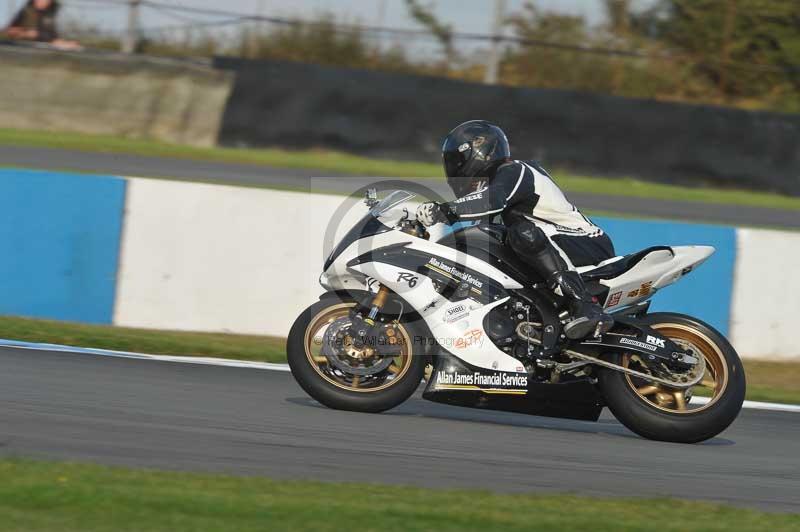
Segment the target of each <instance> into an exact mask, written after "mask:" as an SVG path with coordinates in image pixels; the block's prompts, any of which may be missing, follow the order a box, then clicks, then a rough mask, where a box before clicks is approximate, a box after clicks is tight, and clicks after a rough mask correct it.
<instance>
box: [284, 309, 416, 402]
mask: <svg viewBox="0 0 800 532" xmlns="http://www.w3.org/2000/svg"><path fill="white" fill-rule="evenodd" d="M355 305H356V303H355V301H349V300H347V301H341V300H338V299H332V298H331V299H328V298H326V299H323V300H321V301H319V302H317V303H315V304H314V305H311V306H310V307H309V308H308V309H306V310H305V311H304V312H303V313H302V314H301V315H300V317H298V318H297V320H296V321H295V323H294V325H293V326H292V329H291V331H290V332H289V338H288V339H287V344H286V353H287V358H288V361H289V366H290V368H291V370H292V374H293V375H294V378H295V379H296V380H297V382H298V384H300V386H301V387H302V388H303V389H304V390H305V391H306V393H308V394H309V395H310V396H311V397H313V398H314V399H316V400H317V401H319V402H320V403H322V404H324V405H325V406H328V407H330V408H336V409H340V410H354V411H358V412H382V411H384V410H388V409H390V408H393V407H395V406H397V405H399V404H400V403H402V402H404V401H405V400H406V399H408V398H409V397H410V396H411V395H412V394H413V393H414V391H416V389H417V387H418V386H419V383H420V381H421V380H422V377H423V376H424V372H425V357H424V356H420V355H418V354H417V353H415V352H414V334H413V332H412V330H411V328H410V326H408V325H407V324H404V323H402V322H400V323H393V324H387V325H384V326H383V327H382V332H381V336H380V337H379V340H381V341H380V342H376V344H375V345H365V346H360V347H359V346H357V345H356V343H354V342H353V337H352V335H351V334H350V326H351V320H350V310H351V309H352V308H353V307H354V306H355Z"/></svg>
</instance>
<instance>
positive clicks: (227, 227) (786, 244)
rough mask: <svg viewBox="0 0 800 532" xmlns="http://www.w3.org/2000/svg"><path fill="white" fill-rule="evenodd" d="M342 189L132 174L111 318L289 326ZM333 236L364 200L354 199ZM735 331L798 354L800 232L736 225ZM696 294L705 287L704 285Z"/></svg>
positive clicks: (748, 351)
mask: <svg viewBox="0 0 800 532" xmlns="http://www.w3.org/2000/svg"><path fill="white" fill-rule="evenodd" d="M342 202H343V198H342V197H341V196H331V195H323V194H307V193H301V192H281V191H275V190H262V189H253V188H241V187H229V186H222V185H207V184H186V183H180V182H170V181H160V180H151V179H130V180H129V184H128V194H127V199H126V217H125V224H124V233H123V240H122V246H121V249H122V251H121V260H120V269H119V277H118V282H117V297H116V307H115V313H114V323H115V324H117V325H124V326H133V327H147V328H158V329H174V330H194V331H227V332H235V333H245V334H266V335H275V336H286V334H287V333H288V331H289V328H290V327H291V324H292V322H293V321H294V319H295V318H296V316H297V315H298V314H299V313H300V312H301V311H302V310H303V309H304V308H305V307H307V306H308V305H310V304H311V303H313V302H314V301H316V300H317V297H318V296H319V294H321V293H322V288H321V287H320V286H319V284H318V282H317V279H318V277H319V274H320V273H321V272H320V270H321V268H322V262H323V260H324V257H325V256H326V254H327V252H328V251H329V249H324V247H325V244H324V236H325V231H326V228H327V227H328V226H329V223H330V222H331V219H332V217H334V213H336V212H337V209H339V207H340V206H341V205H342ZM349 206H350V208H349V210H348V211H347V213H346V214H345V215H344V217H343V218H342V221H341V222H340V223H338V224H336V226H337V227H338V231H337V238H338V236H341V234H342V232H343V231H346V230H347V229H349V228H350V227H351V226H352V224H353V223H355V221H356V220H357V219H358V218H360V217H361V216H362V215H363V214H364V212H365V210H364V207H363V205H361V204H360V202H356V201H352V200H350V203H349ZM737 241H738V260H737V263H736V268H735V272H736V275H735V282H734V295H733V302H732V311H731V335H730V336H731V339H732V343H733V344H734V346H735V347H736V348H737V349H738V350H739V352H740V353H741V354H742V355H743V356H745V357H754V358H775V359H779V358H795V359H800V343H798V342H796V341H795V340H794V336H795V334H796V330H795V329H798V328H799V327H800V319H798V314H799V313H800V304H798V301H797V298H798V296H800V278H799V277H798V276H797V275H796V272H800V234H798V233H784V232H777V231H761V230H750V229H740V230H739V231H738V239H737ZM698 297H703V295H702V294H698Z"/></svg>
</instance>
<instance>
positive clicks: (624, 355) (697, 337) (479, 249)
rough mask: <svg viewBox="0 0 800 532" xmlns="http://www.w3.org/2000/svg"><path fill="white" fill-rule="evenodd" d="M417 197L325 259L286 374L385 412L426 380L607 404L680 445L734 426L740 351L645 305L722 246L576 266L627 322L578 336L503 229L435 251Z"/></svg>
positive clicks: (580, 414)
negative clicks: (319, 291) (569, 331)
mask: <svg viewBox="0 0 800 532" xmlns="http://www.w3.org/2000/svg"><path fill="white" fill-rule="evenodd" d="M414 198H415V194H412V193H410V192H406V191H400V190H398V191H394V192H392V193H390V194H388V195H387V196H386V197H385V198H384V199H383V200H382V201H378V200H377V196H376V193H375V191H374V190H370V191H369V192H368V194H367V199H366V203H367V205H368V207H369V212H368V213H367V214H366V215H365V216H364V217H363V218H362V219H361V220H360V221H359V222H358V223H356V224H355V226H353V227H352V228H351V229H350V230H349V231H348V232H347V233H346V234H345V235H344V237H343V238H342V239H341V241H340V242H339V243H338V244H337V245H336V246H335V247H334V248H333V250H332V252H331V253H330V256H329V257H328V259H327V260H326V262H325V265H324V271H323V273H322V275H321V276H320V283H321V285H322V286H323V287H324V288H325V289H326V292H325V294H323V295H322V296H321V297H320V300H319V301H318V302H317V303H314V304H313V305H311V306H310V307H309V308H308V309H306V310H305V311H304V312H303V313H302V314H301V315H300V316H299V317H298V318H297V320H296V321H295V323H294V325H293V326H292V328H291V331H290V333H289V337H288V340H287V347H286V350H287V356H288V362H289V366H290V367H291V370H292V374H293V375H294V378H295V379H296V380H297V382H298V383H299V384H300V386H301V387H302V388H303V389H304V390H305V391H306V392H307V393H308V394H309V395H310V396H311V397H312V398H314V399H316V400H317V401H318V402H320V403H322V404H323V405H325V406H328V407H330V408H334V409H342V410H350V411H357V412H382V411H385V410H388V409H391V408H393V407H395V406H397V405H399V404H401V403H403V402H404V401H405V400H407V399H408V398H409V397H410V396H411V395H412V394H413V393H414V392H415V391H416V390H417V389H418V387H419V385H420V383H421V381H423V380H425V381H426V385H425V389H424V391H423V394H422V397H423V398H424V399H427V400H430V401H435V402H440V403H446V404H450V405H457V406H466V407H473V408H486V409H494V410H502V411H510V412H519V413H526V414H533V415H541V416H551V417H561V418H569V419H580V420H590V421H597V420H598V419H599V416H600V413H601V411H602V409H603V408H604V407H606V406H607V407H608V408H609V409H610V411H611V412H612V414H614V416H615V417H616V418H617V419H618V420H619V421H620V422H621V423H622V424H624V425H625V426H626V427H628V428H629V429H630V430H631V431H633V432H635V433H637V434H639V435H641V436H643V437H645V438H649V439H652V440H661V441H670V442H681V443H696V442H700V441H704V440H707V439H710V438H712V437H714V436H716V435H717V434H719V433H720V432H722V431H723V430H725V429H726V428H727V427H728V426H729V425H730V424H731V423H732V422H733V421H734V419H735V418H736V417H737V415H738V414H739V412H740V410H741V408H742V403H743V401H744V396H745V387H746V383H745V374H744V370H743V367H742V363H741V361H740V359H739V356H738V354H737V353H736V351H735V350H734V348H733V347H732V346H731V344H730V343H729V342H728V341H727V340H726V339H725V337H724V336H723V335H722V334H720V333H719V332H718V331H716V330H715V329H714V328H713V327H711V326H710V325H708V324H706V323H703V322H702V321H700V320H699V319H696V318H693V317H691V316H686V315H681V314H676V313H671V312H657V313H651V312H650V311H649V310H650V299H651V298H652V296H653V295H654V294H655V293H656V292H658V291H659V290H662V289H664V288H666V287H667V286H669V285H671V284H673V283H675V282H677V281H679V280H680V279H682V278H683V277H684V276H686V275H687V274H689V273H690V272H691V271H693V270H694V269H695V268H697V267H698V266H699V265H701V264H702V263H703V262H704V261H705V260H707V259H708V257H710V256H711V255H712V254H713V253H714V251H715V250H714V248H713V247H709V246H672V247H670V246H656V247H651V248H648V249H644V250H642V251H639V252H637V253H633V254H631V255H627V256H623V257H615V258H612V259H610V260H607V261H605V262H602V263H600V264H599V265H597V266H590V267H585V268H579V272H580V273H581V276H582V277H583V280H584V282H585V283H586V285H587V288H588V289H589V290H590V292H591V294H592V295H593V296H594V297H595V298H596V300H597V301H598V302H599V303H600V304H601V305H602V306H603V307H604V308H605V309H606V312H608V313H611V314H612V315H613V316H614V319H615V322H616V323H615V325H614V327H613V328H612V329H611V330H609V331H608V332H606V333H604V334H600V335H595V336H591V337H588V338H585V339H582V340H570V339H568V338H566V336H565V335H564V333H563V328H564V325H565V324H566V323H568V321H569V319H570V316H569V313H568V312H567V311H566V310H565V309H566V308H567V306H568V302H567V301H566V299H565V298H563V297H561V296H560V295H558V294H556V293H554V292H553V291H552V290H551V289H550V288H549V287H548V286H547V285H546V283H545V282H544V280H543V279H538V278H536V277H535V275H534V274H532V272H531V269H530V268H529V267H527V266H526V265H525V264H524V263H523V262H521V261H520V259H519V258H518V257H517V256H516V255H515V254H514V253H513V251H511V250H510V249H508V248H507V247H506V246H505V245H504V244H503V239H504V236H505V228H504V227H503V226H502V225H497V224H491V223H478V224H477V225H466V226H464V225H461V226H456V227H453V228H452V230H451V231H449V232H447V233H446V234H444V235H442V236H441V237H440V238H438V239H437V240H436V241H432V240H431V239H430V233H429V232H428V231H427V230H426V228H425V227H423V226H422V225H421V224H419V223H418V222H417V221H416V219H415V215H414V208H413V207H414V205H413V204H412V203H411V202H412V200H413V199H414Z"/></svg>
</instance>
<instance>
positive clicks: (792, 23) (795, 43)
mask: <svg viewBox="0 0 800 532" xmlns="http://www.w3.org/2000/svg"><path fill="white" fill-rule="evenodd" d="M633 30H634V31H636V32H638V33H639V34H640V35H642V36H646V37H647V38H650V39H655V40H657V41H659V42H660V43H662V45H663V46H664V47H665V48H666V49H667V50H668V51H669V53H670V54H671V55H672V57H673V60H675V61H679V62H683V63H684V64H686V65H687V66H688V67H690V69H691V73H692V75H693V76H697V77H699V78H703V79H704V80H706V81H707V82H708V83H709V84H710V85H711V86H713V87H714V89H713V90H714V94H715V96H716V98H715V99H716V100H717V101H719V102H721V103H743V104H745V105H750V106H756V107H772V108H778V109H784V110H794V111H798V110H800V98H799V97H798V92H799V91H800V66H798V65H800V2H798V1H797V0H659V2H658V3H657V4H656V5H655V7H653V8H652V9H650V10H648V11H646V12H645V13H643V14H640V15H638V16H636V17H634V18H633Z"/></svg>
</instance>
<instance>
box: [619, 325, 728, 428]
mask: <svg viewBox="0 0 800 532" xmlns="http://www.w3.org/2000/svg"><path fill="white" fill-rule="evenodd" d="M651 327H652V328H653V329H655V330H657V331H659V333H661V334H662V335H663V336H665V337H667V338H669V339H670V340H672V341H673V342H675V343H676V344H678V345H679V346H680V347H681V348H683V349H691V350H692V351H693V352H694V354H695V356H697V355H700V356H702V357H703V358H704V359H705V365H706V368H705V373H704V374H703V378H702V380H701V381H700V382H699V383H698V384H697V385H696V386H693V387H691V388H689V389H688V390H679V389H677V388H669V387H667V386H663V385H660V384H654V383H652V382H648V381H646V380H645V379H639V378H637V377H632V376H631V375H627V374H626V375H625V380H626V382H627V383H628V385H629V386H630V387H631V389H632V390H633V391H634V392H635V393H636V395H637V396H638V397H639V399H641V400H642V401H644V402H645V403H647V404H648V405H649V406H651V407H653V408H656V409H657V410H660V411H662V412H668V413H670V414H695V413H697V412H702V411H703V410H707V409H708V408H711V407H712V406H713V405H714V404H716V403H717V402H718V401H719V399H720V398H721V397H722V395H723V394H724V393H725V390H726V388H727V387H728V364H727V361H726V359H725V355H724V354H723V353H722V350H721V349H720V347H719V346H718V345H717V344H716V342H714V341H713V340H712V339H711V338H709V337H708V336H706V335H705V334H703V333H702V332H700V331H698V330H696V329H694V328H692V327H689V326H686V325H682V324H678V323H658V324H654V325H651ZM622 362H623V366H625V367H628V366H629V365H633V364H636V356H635V355H630V354H625V355H623V361H622ZM636 369H639V368H636ZM698 392H700V393H702V394H703V395H702V397H706V398H707V399H708V401H707V402H706V403H705V404H698V403H697V402H695V403H694V404H692V399H693V397H700V396H698V395H695V394H696V393H698ZM693 406H696V407H697V408H693Z"/></svg>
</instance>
